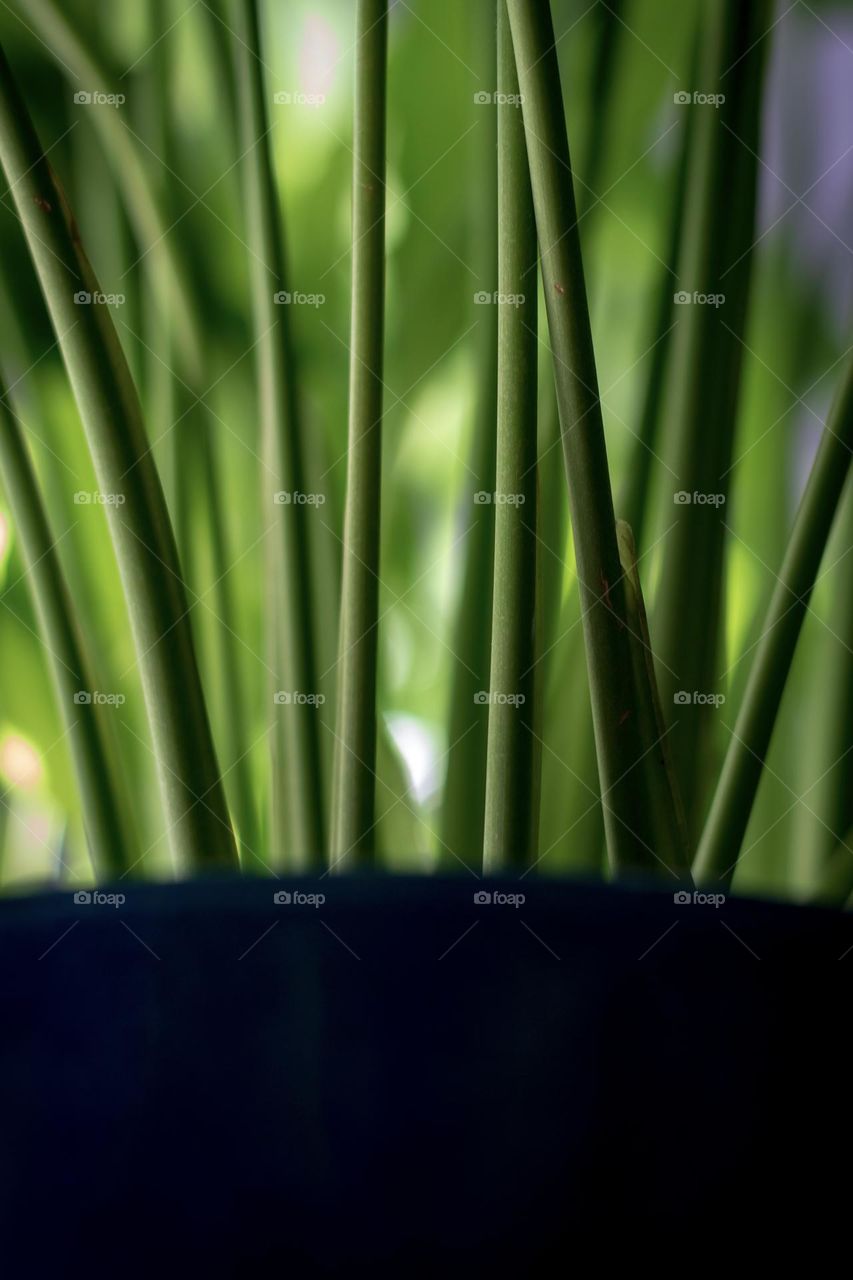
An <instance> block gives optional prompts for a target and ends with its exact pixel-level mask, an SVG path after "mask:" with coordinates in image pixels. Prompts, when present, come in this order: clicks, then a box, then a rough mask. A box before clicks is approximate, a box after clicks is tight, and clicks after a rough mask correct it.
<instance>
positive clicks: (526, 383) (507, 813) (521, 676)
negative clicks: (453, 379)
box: [483, 0, 539, 873]
mask: <svg viewBox="0 0 853 1280" xmlns="http://www.w3.org/2000/svg"><path fill="white" fill-rule="evenodd" d="M497 7H498V92H499V93H501V94H506V95H507V96H510V97H512V98H517V96H518V91H519V90H518V76H517V73H516V69H515V56H514V54H513V49H512V37H511V34H510V30H509V20H508V18H507V14H506V0H497ZM497 112H498V292H499V294H500V295H501V296H504V297H510V296H512V297H514V298H516V299H518V298H519V297H521V298H523V301H522V302H520V303H517V302H513V303H500V304H499V309H498V418H497V469H496V481H495V483H496V493H495V501H496V510H495V564H494V589H493V605H492V660H491V676H490V682H489V690H490V697H491V703H490V705H489V740H488V759H487V765H486V810H485V824H484V832H483V869H484V870H485V871H488V872H491V873H494V872H499V871H501V870H504V869H505V868H506V867H508V866H519V867H523V866H527V865H530V864H531V863H532V862H533V861H534V860H535V856H536V854H535V849H536V837H537V828H538V816H539V815H538V808H536V807H534V801H538V799H539V788H538V785H537V784H536V780H535V778H534V759H535V752H534V746H535V742H536V739H535V736H534V715H535V685H536V681H535V663H536V628H535V622H534V619H535V613H536V599H537V592H536V577H537V573H536V561H537V550H536V477H537V470H536V453H537V418H536V406H537V386H536V379H537V367H536V358H537V334H536V325H537V317H536V312H537V304H538V297H537V283H538V281H537V272H536V222H535V218H534V213H533V197H532V194H531V191H530V172H529V169H528V166H527V150H526V147H525V142H524V121H523V119H522V116H521V112H520V111H519V109H518V107H517V106H509V105H501V106H498V108H497Z"/></svg>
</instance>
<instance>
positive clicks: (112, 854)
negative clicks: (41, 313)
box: [0, 384, 139, 879]
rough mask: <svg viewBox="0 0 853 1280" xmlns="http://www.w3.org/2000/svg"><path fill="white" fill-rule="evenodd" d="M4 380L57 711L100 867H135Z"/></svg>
mask: <svg viewBox="0 0 853 1280" xmlns="http://www.w3.org/2000/svg"><path fill="white" fill-rule="evenodd" d="M5 399H6V391H5V388H4V387H3V386H2V384H0V474H2V477H3V483H4V486H5V489H6V494H7V497H8V500H9V507H10V509H11V512H12V517H13V520H14V522H15V531H16V533H17V535H18V539H19V542H20V551H21V560H22V562H23V566H24V570H25V572H26V577H27V584H28V587H29V589H30V592H31V594H32V598H33V604H34V606H35V610H36V614H37V617H38V621H39V630H40V632H41V636H42V639H43V641H44V648H45V655H46V659H47V663H48V666H49V668H50V673H51V676H52V679H53V683H54V688H55V690H56V700H57V705H58V707H59V714H60V716H61V719H62V722H63V724H64V725H65V728H66V730H67V733H68V742H69V745H70V748H71V756H72V760H73V763H74V769H75V773H76V776H77V784H78V786H79V788H80V803H81V808H82V813H83V823H84V826H85V829H86V838H87V841H88V844H89V853H90V855H91V858H92V866H93V868H94V870H95V874H96V875H97V876H98V877H99V878H100V879H112V878H115V877H118V876H121V875H123V874H124V873H125V872H126V871H129V870H130V869H131V868H132V867H134V866H135V865H136V863H137V861H138V859H139V850H138V849H137V847H136V842H135V840H134V838H133V833H132V829H131V826H130V824H129V822H128V814H127V812H126V811H125V810H124V807H123V804H122V799H121V796H122V788H121V786H120V785H119V782H118V779H117V778H116V777H115V775H114V768H113V758H112V756H111V754H110V751H109V748H108V742H107V738H106V735H105V732H104V725H103V717H104V715H105V714H106V713H105V709H104V706H103V705H102V704H100V703H99V702H97V701H95V700H94V697H93V695H95V694H96V693H98V692H100V691H99V690H98V686H97V681H96V679H95V677H94V675H93V671H92V668H91V665H90V663H89V661H88V659H87V656H86V654H85V652H84V647H83V640H82V637H81V634H80V629H79V626H78V623H77V618H76V617H75V611H74V605H73V603H72V599H71V593H70V591H69V589H68V584H67V582H66V581H65V577H64V575H63V572H62V566H61V564H60V562H59V556H58V554H57V551H56V539H55V538H54V536H53V533H52V531H51V529H50V525H49V522H48V519H47V514H46V512H45V509H44V504H43V502H42V499H41V494H40V493H39V489H38V482H37V480H36V476H35V472H34V470H33V465H32V462H31V461H30V457H29V454H28V452H27V446H26V443H25V441H24V438H23V434H22V432H21V430H20V427H19V426H18V423H17V420H16V418H15V416H14V412H13V411H11V410H10V409H9V408H8V407H7V405H6V403H5Z"/></svg>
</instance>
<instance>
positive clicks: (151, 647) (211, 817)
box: [0, 54, 236, 867]
mask: <svg viewBox="0 0 853 1280" xmlns="http://www.w3.org/2000/svg"><path fill="white" fill-rule="evenodd" d="M0 160H2V165H3V169H4V171H5V174H6V178H7V181H8V182H9V185H10V187H11V189H12V193H13V196H14V199H15V204H16V207H17V211H18V216H19V217H20V219H21V222H22V223H23V226H24V231H25V233H26V237H27V242H28V244H29V248H30V253H31V255H32V258H33V262H34V264H35V267H36V271H37V273H38V276H39V280H40V282H41V287H42V292H43V294H44V297H45V301H46V303H47V307H48V311H49V313H50V318H51V321H52V324H53V327H54V330H55V332H56V335H57V341H58V343H59V346H60V349H61V351H62V354H63V358H64V360H65V364H66V368H67V370H68V375H69V378H70V381H71V386H72V389H73V391H74V395H75V398H76V400H77V405H78V408H79V410H80V416H81V418H82V420H83V425H84V427H85V430H86V435H87V439H88V442H89V448H90V451H91V454H92V458H93V461H94V465H95V470H96V474H97V477H98V483H99V485H100V487H101V489H102V491H103V492H104V493H107V494H110V495H114V496H115V497H118V496H119V495H121V496H122V497H123V499H124V501H123V503H122V504H121V505H119V504H118V503H117V502H116V503H111V504H110V505H108V507H107V514H108V518H109V524H110V533H111V536H112V539H113V544H114V547H115V551H116V556H117V559H118V564H119V569H120V572H121V577H122V583H123V586H124V592H125V597H126V600H127V605H128V611H129V615H130V622H131V627H132V630H133V636H134V641H135V645H136V651H137V655H138V663H139V669H140V673H141V676H142V682H143V688H144V692H145V700H146V707H147V710H148V716H149V721H150V724H151V733H152V739H153V746H154V754H155V758H156V760H157V770H158V777H159V781H160V789H161V795H162V799H163V808H164V816H165V819H166V823H167V826H168V829H169V839H170V844H171V848H172V850H173V852H174V855H175V858H176V860H177V861H178V862H179V864H188V865H192V866H195V867H206V866H216V865H220V866H221V865H229V866H230V865H233V864H234V863H235V862H236V851H235V847H234V837H233V832H232V830H231V825H230V821H229V818H228V812H227V808H226V804H225V796H224V792H223V788H222V783H221V780H220V777H219V771H218V768H217V764H216V754H215V751H214V747H213V741H212V738H211V733H210V725H209V722H208V718H207V710H206V708H205V704H204V697H203V694H202V688H201V681H200V678H199V673H198V667H197V664H196V658H195V652H194V649H193V642H192V635H191V632H190V627H189V621H188V618H187V599H186V592H185V589H184V585H183V581H182V579H181V571H180V565H179V562H178V555H177V550H176V547H175V541H174V535H173V533H172V527H171V524H170V523H169V516H168V513H167V511H166V504H165V500H164V498H163V491H162V488H161V486H160V480H159V476H158V474H157V470H156V468H155V466H154V462H153V459H152V457H151V455H150V451H149V447H148V441H147V439H146V435H145V428H144V426H143V422H142V414H141V410H140V407H139V399H138V396H137V393H136V388H135V387H134V385H133V381H132V379H131V377H130V373H129V370H128V368H127V363H126V361H125V359H124V355H123V353H122V349H121V345H120V343H119V340H118V337H117V335H116V332H115V329H114V327H113V324H112V321H111V319H110V316H109V314H108V310H107V308H106V307H105V306H102V305H89V306H85V305H75V302H74V295H75V293H77V292H78V291H81V290H82V291H86V292H89V293H96V292H100V290H99V285H98V281H97V279H96V277H95V274H94V271H93V270H92V267H91V265H90V263H89V260H88V258H87V257H86V255H85V252H84V250H83V247H82V244H81V241H80V236H79V232H78V231H77V227H76V224H75V223H74V221H73V218H72V216H71V213H70V211H69V209H68V206H67V202H66V200H65V196H64V194H63V192H62V190H61V188H60V186H59V183H58V180H57V179H56V178H55V177H54V174H53V172H52V170H51V168H50V166H49V165H48V163H47V161H46V160H45V158H44V154H43V152H42V148H41V146H40V145H39V141H38V138H37V137H36V134H35V131H34V129H33V126H32V122H31V121H30V118H29V115H28V113H27V110H26V107H25V106H24V103H23V101H22V99H21V97H20V95H19V93H18V90H17V88H16V86H15V84H14V82H13V79H12V76H11V72H10V70H9V66H8V63H7V62H6V58H5V55H3V54H0Z"/></svg>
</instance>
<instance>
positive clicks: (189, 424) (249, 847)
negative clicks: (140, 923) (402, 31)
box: [126, 0, 261, 870]
mask: <svg viewBox="0 0 853 1280" xmlns="http://www.w3.org/2000/svg"><path fill="white" fill-rule="evenodd" d="M170 12H171V10H170V6H169V5H168V4H166V3H164V0H159V3H158V4H157V5H156V6H155V8H154V13H153V17H154V22H155V31H154V38H155V39H156V38H157V37H159V36H161V35H162V33H163V32H166V31H168V29H169V22H170V18H169V15H170ZM204 13H205V14H206V15H207V17H208V19H209V21H208V26H209V27H210V28H211V29H215V30H216V31H217V32H218V31H221V30H223V28H222V24H221V23H220V22H219V21H218V20H216V18H215V17H214V16H213V14H212V13H211V11H210V10H209V9H205V10H204ZM172 47H173V46H172V41H171V40H170V39H169V38H168V36H165V37H163V38H162V39H158V42H157V44H156V45H155V47H154V49H153V50H152V52H151V61H152V70H153V73H154V77H153V78H154V84H153V85H152V88H153V90H154V91H155V95H156V96H157V97H158V99H159V101H158V104H157V108H156V112H155V119H156V120H157V121H158V123H159V126H160V136H159V138H158V142H159V147H158V153H159V154H160V155H161V156H162V159H163V161H164V164H165V166H166V168H165V170H164V172H165V173H166V179H167V180H166V182H165V183H164V187H163V193H164V200H163V202H162V203H163V207H164V208H165V210H166V213H167V216H168V218H169V223H168V225H164V226H163V227H162V230H161V235H163V236H166V235H170V236H173V237H177V241H178V244H179V245H180V244H181V242H182V241H183V243H184V244H185V245H186V237H187V233H188V228H187V222H186V221H184V220H182V218H181V215H180V212H179V210H178V208H177V207H176V202H175V201H174V199H173V192H174V187H175V183H174V182H173V181H172V180H171V174H172V173H173V172H174V173H180V172H181V170H182V167H183V160H184V158H185V157H184V156H183V154H182V150H181V147H180V145H179V140H178V137H177V130H176V127H175V120H174V113H173V111H172V109H171V106H172V102H173V100H174V99H173V94H172V90H173V87H174V82H175V68H174V66H173V59H172V56H171V53H172ZM130 196H131V192H130V191H128V192H127V193H126V198H130ZM158 216H161V215H160V213H159V210H158ZM143 267H144V268H145V279H146V282H147V283H148V285H149V290H150V292H151V293H152V295H155V294H156V281H155V280H153V279H152V276H154V275H156V271H157V264H155V263H153V262H152V261H151V258H150V255H147V256H146V258H145V259H144V260H143ZM188 274H189V273H188ZM191 283H192V285H194V286H198V283H199V282H198V280H192V282H191ZM197 296H198V295H197V293H196V292H194V293H193V297H192V300H191V301H189V302H188V305H187V309H186V310H187V317H186V323H187V324H188V326H189V331H190V334H191V339H192V348H193V349H195V350H198V351H199V352H200V353H201V354H202V356H203V355H204V353H205V346H206V342H205V336H206V329H205V327H204V324H203V322H202V319H201V316H200V314H199V304H198V302H197V301H196V299H197ZM153 300H154V299H153V298H152V301H153ZM151 310H153V308H151ZM150 346H151V348H152V351H153V352H154V353H155V354H156V357H157V359H156V363H157V365H158V368H159V369H160V370H162V371H163V372H165V373H166V376H167V378H168V379H169V383H170V385H171V395H170V396H167V397H166V404H165V406H164V407H166V408H169V409H171V411H172V416H171V417H169V419H168V421H167V422H166V423H165V427H164V429H166V430H167V431H168V436H167V439H169V440H171V441H172V450H171V452H172V458H171V461H172V471H173V479H174V482H175V483H174V486H173V497H174V498H175V500H176V503H175V510H176V513H177V523H178V529H177V532H178V547H179V551H180V554H181V560H182V563H183V565H184V569H185V571H186V572H187V575H188V581H189V582H190V583H192V584H193V585H195V581H196V575H195V574H194V572H193V562H192V556H193V533H194V534H195V538H196V539H199V536H200V535H206V539H207V548H206V549H207V551H208V553H209V554H208V563H209V573H210V578H211V579H212V584H211V585H210V587H209V591H210V595H211V598H212V601H213V609H212V611H211V612H210V613H209V614H207V615H206V617H207V626H208V631H209V633H210V639H211V644H210V659H209V669H210V670H211V671H213V672H215V673H216V675H217V676H218V681H217V685H218V688H219V689H220V690H221V698H220V699H219V701H218V703H216V702H214V704H213V706H212V712H213V713H216V712H218V715H217V714H213V715H212V718H213V724H214V733H215V737H216V740H217V743H218V745H219V753H220V757H221V759H222V762H223V767H224V770H225V772H224V783H225V792H226V796H227V798H228V800H229V802H230V807H231V811H232V814H233V819H234V826H235V828H236V834H237V842H238V846H239V851H240V860H241V865H242V866H243V868H244V870H245V869H246V867H247V866H248V865H250V864H252V862H253V856H255V857H256V856H257V853H258V851H259V849H260V844H261V836H260V826H259V821H258V811H257V806H256V803H255V797H254V795H253V787H252V767H251V766H252V761H251V756H250V753H249V751H248V749H247V748H248V746H249V734H248V729H247V721H248V716H247V711H246V697H245V693H244V682H243V680H242V678H241V677H242V665H241V653H240V648H239V636H238V634H237V630H238V625H239V624H238V620H237V612H236V609H235V606H234V599H233V591H232V584H231V576H230V568H231V565H232V559H233V558H232V556H231V554H230V548H229V545H228V521H227V515H226V510H225V503H224V501H223V495H224V487H223V483H222V475H221V471H222V465H221V451H220V447H219V441H218V438H217V427H218V424H217V423H216V422H215V421H214V418H213V414H212V413H211V411H210V410H209V409H208V407H207V405H206V404H205V403H203V400H199V399H198V398H197V397H199V396H201V394H202V391H203V387H202V386H201V385H199V382H198V379H194V376H193V375H194V371H193V369H192V367H187V368H184V360H185V354H186V353H185V352H184V350H183V349H182V346H181V344H180V343H179V342H178V341H177V339H176V334H175V331H174V323H173V321H172V320H171V318H170V320H169V322H168V323H166V324H162V323H161V324H160V325H159V326H156V325H155V326H154V330H153V332H152V334H151V343H150ZM176 362H177V364H178V367H179V368H181V369H183V370H184V372H185V376H186V379H187V381H186V382H184V381H183V380H182V379H181V378H180V376H179V375H178V373H176V372H175V371H174V369H173V365H174V363H176ZM156 434H158V435H159V433H156ZM200 517H201V518H200ZM188 557H190V563H188V562H187V558H188ZM198 589H199V590H201V587H200V586H199V587H198ZM194 622H195V624H196V625H198V615H197V614H196V615H195V617H194ZM202 665H203V669H204V664H202Z"/></svg>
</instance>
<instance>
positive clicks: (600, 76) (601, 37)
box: [577, 0, 625, 218]
mask: <svg viewBox="0 0 853 1280" xmlns="http://www.w3.org/2000/svg"><path fill="white" fill-rule="evenodd" d="M624 8H625V0H610V2H609V3H608V4H599V5H596V6H595V10H594V13H593V21H594V22H595V38H594V42H593V47H592V57H591V58H590V64H589V65H590V75H589V85H588V87H587V94H586V97H587V102H588V103H589V113H590V114H589V125H588V127H587V129H586V136H585V137H584V140H583V141H584V145H583V155H582V157H581V158H582V161H583V167H584V175H583V184H582V190H581V191H580V192H579V193H578V195H577V201H578V205H579V207H580V210H581V218H584V215H586V214H587V213H588V212H592V210H593V209H599V208H600V207H601V206H600V205H599V204H594V203H593V202H594V201H596V200H597V199H598V197H599V196H600V195H601V194H603V193H602V192H601V186H602V178H603V175H604V164H605V160H606V158H607V135H608V131H609V127H610V121H611V118H612V115H613V111H612V101H613V88H614V83H615V82H616V68H617V66H618V61H619V50H620V47H621V45H622V42H623V39H624V36H623V33H624V31H625V24H624V23H623V21H622V12H623V10H624Z"/></svg>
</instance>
